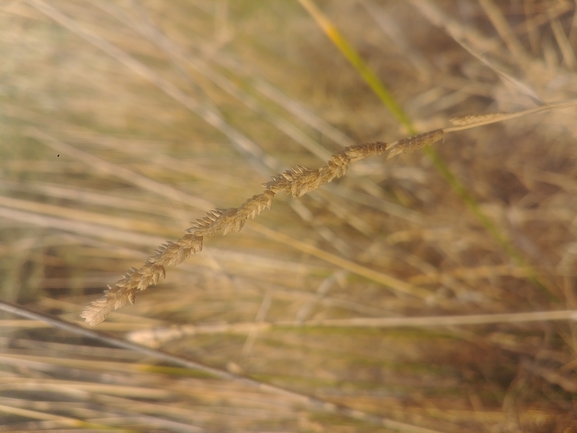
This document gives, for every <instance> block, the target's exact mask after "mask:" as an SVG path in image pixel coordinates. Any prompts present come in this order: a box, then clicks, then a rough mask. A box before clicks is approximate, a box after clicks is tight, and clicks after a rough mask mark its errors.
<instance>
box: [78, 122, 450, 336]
mask: <svg viewBox="0 0 577 433" xmlns="http://www.w3.org/2000/svg"><path fill="white" fill-rule="evenodd" d="M442 137H443V131H442V130H437V131H433V132H429V133H425V134H419V135H416V136H414V137H411V138H406V139H403V140H400V141H397V142H395V143H391V144H387V143H383V142H374V143H365V144H359V145H355V146H351V147H347V148H346V149H344V150H343V151H342V152H340V153H337V154H335V155H333V156H332V157H331V159H330V160H329V161H328V162H327V164H326V165H324V166H322V167H320V168H318V169H316V170H312V169H309V168H306V167H302V166H296V167H294V168H291V169H288V170H286V171H284V172H283V173H281V174H278V175H276V176H273V177H272V180H271V181H270V182H267V183H265V184H263V186H264V188H265V190H264V192H263V193H261V194H258V195H254V196H253V197H251V198H250V199H248V200H247V201H245V202H244V203H243V204H242V205H241V206H240V207H238V208H229V209H215V210H212V211H209V212H207V213H206V215H205V216H204V217H202V218H199V219H197V220H196V221H194V222H193V223H192V226H191V227H190V228H188V229H187V230H186V233H187V234H185V235H184V236H182V237H181V238H180V239H178V240H177V241H175V242H171V241H170V242H166V243H165V244H163V245H161V246H160V247H158V248H157V250H156V251H155V253H154V254H153V255H152V256H151V257H149V258H148V259H147V260H146V262H145V263H144V265H143V266H142V267H141V268H140V269H136V268H131V269H129V270H128V271H127V272H126V274H125V275H124V276H123V277H122V278H121V279H120V280H119V281H117V282H116V284H115V285H114V287H109V288H108V290H106V291H105V292H104V296H102V297H101V298H99V299H97V300H96V301H94V302H92V303H91V304H89V305H88V306H87V307H86V308H85V309H84V311H83V312H82V314H81V316H82V317H83V318H84V319H85V320H86V322H88V324H89V325H91V326H94V325H97V324H99V323H100V322H102V321H103V320H104V319H105V318H106V316H107V315H108V314H109V313H110V312H112V311H114V310H117V309H119V308H122V307H123V306H125V305H126V304H127V303H128V302H130V303H131V304H132V303H134V299H135V297H136V294H137V293H138V292H141V291H143V290H145V289H146V288H147V287H148V286H150V285H153V284H156V283H158V281H160V280H161V279H162V278H164V277H165V276H166V268H167V267H170V266H176V265H178V264H180V263H182V262H183V261H184V260H185V259H187V258H188V257H189V256H190V255H192V254H196V253H198V252H200V251H201V250H202V244H203V240H204V238H205V237H213V236H218V235H220V236H224V235H226V234H227V233H231V232H238V231H240V230H241V229H242V228H243V226H244V224H245V222H246V221H247V220H248V219H253V218H255V217H256V216H257V215H259V214H260V213H261V212H262V211H263V210H264V209H268V208H270V207H271V205H272V201H273V199H274V196H275V194H277V193H279V192H284V193H285V194H288V195H291V196H292V197H293V198H298V197H302V196H303V195H305V194H307V193H309V192H311V191H315V190H316V189H318V188H319V187H321V186H322V185H324V184H326V183H328V182H331V181H332V180H333V179H335V178H339V177H342V176H344V175H345V174H346V172H347V168H348V166H349V164H350V163H351V162H355V161H359V160H361V159H364V158H367V157H369V156H374V155H381V154H382V153H384V152H385V151H386V150H387V149H388V148H389V147H394V152H395V154H398V153H406V152H411V151H414V150H416V149H418V148H420V147H423V146H425V145H428V144H433V143H435V142H437V141H439V140H441V139H442Z"/></svg>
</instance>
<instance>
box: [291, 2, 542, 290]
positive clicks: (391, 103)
mask: <svg viewBox="0 0 577 433" xmlns="http://www.w3.org/2000/svg"><path fill="white" fill-rule="evenodd" d="M298 1H299V2H300V4H301V5H302V6H303V7H304V8H305V9H306V10H307V11H308V12H309V14H310V15H311V16H312V17H313V18H314V19H315V21H316V22H317V24H318V25H319V26H320V27H321V28H322V29H323V31H324V32H325V34H326V35H327V37H328V38H329V39H330V40H331V41H332V42H333V43H334V44H335V45H336V46H337V48H338V49H339V51H340V52H341V53H342V54H343V55H344V56H345V57H346V58H347V60H348V61H349V62H350V63H351V65H352V66H353V67H354V68H355V69H356V70H357V71H358V72H359V74H360V75H361V76H362V77H363V79H364V80H365V82H366V83H367V84H368V85H369V87H370V88H371V89H372V90H373V92H375V94H376V95H377V96H378V97H379V99H380V100H381V101H382V102H383V104H385V106H386V107H387V108H388V109H389V110H390V111H391V113H393V115H394V116H395V117H396V118H397V120H398V121H399V122H400V123H401V124H402V125H403V126H404V127H405V128H406V129H407V131H409V133H410V134H412V135H414V134H416V133H417V130H416V129H415V127H414V126H413V124H412V122H411V120H410V118H409V116H408V115H407V114H406V113H405V111H404V110H403V109H402V108H401V106H400V105H399V104H398V103H397V101H396V100H395V98H394V97H393V96H392V94H391V92H389V90H388V89H387V88H386V86H385V85H384V84H383V83H382V81H381V80H380V79H379V77H377V75H376V74H375V73H374V72H373V71H372V69H371V68H370V67H369V66H368V65H367V64H366V62H365V61H364V60H363V59H362V57H361V56H360V55H359V54H358V53H357V51H356V50H355V49H354V47H353V46H352V45H351V44H350V43H349V42H348V41H347V39H346V38H345V37H344V36H343V35H342V34H341V33H340V32H339V31H338V29H337V28H336V26H335V25H334V24H333V23H332V22H331V21H330V19H329V18H328V17H327V16H326V15H324V14H323V12H322V11H321V10H320V9H319V8H318V7H317V6H316V4H315V3H314V1H313V0H298ZM424 150H425V153H426V155H427V156H428V157H429V158H430V159H431V160H432V162H433V164H434V165H435V167H436V168H437V170H438V171H439V172H440V173H441V174H442V175H443V177H444V178H445V179H446V181H447V182H448V183H449V185H451V187H452V188H453V190H454V191H455V192H456V193H457V195H458V196H459V197H460V198H461V200H463V201H464V202H465V204H466V205H467V206H468V207H469V209H470V210H471V211H472V213H473V215H475V216H476V217H477V219H478V220H479V221H480V222H481V224H482V225H483V226H484V227H485V229H486V230H487V231H488V232H489V234H490V235H491V236H492V237H493V238H494V239H495V240H496V241H497V243H498V244H499V245H500V246H501V247H502V248H503V250H504V251H505V252H506V253H507V255H509V257H511V259H512V260H513V261H514V262H515V264H516V265H518V266H523V267H527V268H529V271H530V275H531V276H530V277H529V279H530V281H531V282H533V284H535V285H536V286H537V287H539V288H541V289H543V290H546V291H547V292H548V293H549V294H551V292H550V291H548V290H547V289H546V287H545V286H544V285H543V284H542V283H541V282H540V281H539V279H538V278H537V276H536V275H537V273H536V272H535V270H534V269H533V268H532V267H531V266H530V265H529V264H528V263H527V261H526V260H525V259H524V257H523V255H522V254H521V253H520V252H519V250H518V249H517V248H516V247H515V245H513V243H512V242H511V240H510V239H509V237H508V236H507V235H506V234H505V233H504V232H503V231H502V230H501V229H500V228H499V226H498V225H497V224H495V222H493V220H492V219H491V218H489V217H488V216H487V215H486V214H484V213H483V211H482V210H481V207H480V205H479V203H478V202H477V201H476V200H475V198H474V197H473V195H472V194H471V193H470V192H469V190H468V189H467V187H466V186H465V185H464V184H463V183H462V182H461V181H460V180H459V179H458V178H457V177H456V176H455V175H454V174H453V173H452V172H451V170H450V169H449V167H448V166H447V164H446V163H445V161H443V159H442V158H441V156H440V155H439V154H438V153H437V151H435V150H434V149H432V148H430V147H429V148H425V149H424Z"/></svg>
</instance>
